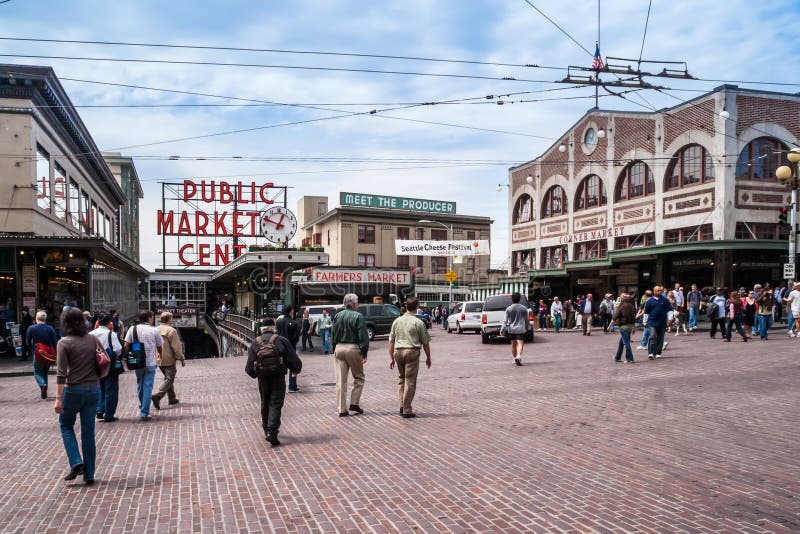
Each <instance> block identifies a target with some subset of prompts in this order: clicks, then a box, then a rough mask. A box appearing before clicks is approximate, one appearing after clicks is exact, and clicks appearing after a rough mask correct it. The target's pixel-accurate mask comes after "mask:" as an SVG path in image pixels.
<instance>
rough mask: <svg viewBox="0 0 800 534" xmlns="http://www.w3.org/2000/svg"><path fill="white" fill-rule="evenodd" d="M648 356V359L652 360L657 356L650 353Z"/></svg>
mask: <svg viewBox="0 0 800 534" xmlns="http://www.w3.org/2000/svg"><path fill="white" fill-rule="evenodd" d="M647 358H648V359H650V360H652V359H653V358H655V356H653V355H652V354H648V355H647Z"/></svg>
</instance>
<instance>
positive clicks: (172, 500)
mask: <svg viewBox="0 0 800 534" xmlns="http://www.w3.org/2000/svg"><path fill="white" fill-rule="evenodd" d="M636 337H638V336H636ZM773 337H774V339H771V340H770V341H768V342H760V341H757V340H756V341H752V342H749V343H747V344H745V343H742V342H741V341H738V342H737V341H735V342H733V343H722V342H720V341H719V340H716V341H715V342H712V340H710V339H708V335H707V334H703V333H697V334H690V335H689V336H683V335H681V336H679V337H677V338H675V337H672V336H670V338H669V339H670V347H669V349H668V350H667V352H666V353H665V357H664V358H663V359H662V360H660V361H652V362H650V361H646V360H644V361H641V358H642V353H641V351H636V356H637V357H638V359H639V360H640V361H639V362H638V363H637V364H635V365H626V364H614V363H611V357H612V354H611V351H612V350H613V348H615V347H616V342H617V339H618V338H617V336H616V335H603V334H602V332H599V333H597V332H596V333H595V334H593V335H592V336H591V338H585V337H583V336H581V335H578V334H575V333H568V334H561V335H559V336H556V335H555V334H553V333H545V334H537V340H536V343H535V344H534V345H533V346H531V345H529V346H528V348H527V352H526V356H525V365H524V366H523V367H516V366H513V365H512V364H511V362H510V356H509V355H508V346H507V345H501V344H493V345H490V346H485V345H481V343H480V339H479V337H478V336H475V335H463V336H459V335H457V334H451V335H446V334H444V333H442V332H441V331H436V332H435V337H434V341H433V347H434V355H433V359H434V367H433V368H432V369H431V370H425V369H422V370H421V371H420V380H419V389H418V392H417V399H416V401H415V403H414V405H415V411H417V412H418V414H419V417H418V418H417V419H408V420H406V419H402V418H400V417H399V415H397V408H398V402H397V399H396V390H395V387H396V386H395V378H394V372H393V371H390V370H389V369H388V365H387V363H388V356H387V355H386V354H385V350H386V341H379V342H377V343H375V351H374V352H372V356H371V359H370V362H369V364H368V365H367V382H366V389H365V394H364V398H363V401H362V406H363V407H364V408H365V409H366V410H367V414H366V415H364V416H358V417H349V418H346V419H340V418H339V417H337V414H336V411H337V410H336V408H335V401H334V387H333V384H332V383H333V380H334V379H333V368H332V365H331V363H330V361H329V359H328V357H326V356H323V355H321V354H319V353H317V354H315V355H305V356H304V365H305V371H304V373H303V375H302V376H301V379H300V386H301V388H302V392H301V393H299V394H296V395H290V396H288V397H287V405H286V408H285V412H284V413H285V415H284V426H283V428H282V432H281V441H282V442H283V445H282V446H281V447H279V448H277V449H274V450H273V449H270V448H269V446H268V444H267V443H266V442H265V441H264V437H263V434H262V431H261V428H260V418H259V413H258V393H257V388H256V384H255V381H252V380H251V379H249V378H248V377H246V376H245V375H244V373H243V371H242V369H243V366H244V361H243V360H242V359H239V358H236V359H225V360H196V361H192V362H190V363H189V365H188V366H187V367H186V368H184V369H179V374H178V381H177V388H178V390H179V396H180V399H181V404H179V405H177V406H170V407H167V408H165V409H164V410H162V411H161V412H156V415H155V417H154V420H153V421H152V422H150V423H140V422H139V421H138V420H137V419H136V418H135V415H136V407H135V404H134V395H135V393H134V391H135V386H134V377H133V376H132V374H131V373H126V374H125V375H123V377H122V384H121V391H122V398H121V406H120V410H119V412H120V413H119V415H120V417H121V418H122V419H121V420H120V421H119V422H117V423H114V424H113V425H108V424H98V425H97V426H98V438H97V442H98V469H97V478H98V483H97V484H96V485H95V486H92V487H85V486H83V485H82V484H80V483H76V484H71V483H65V482H63V481H62V480H61V478H62V477H63V476H64V474H65V473H66V471H67V463H66V457H65V454H64V451H63V447H62V445H61V440H60V436H59V432H58V427H57V421H56V417H55V415H54V414H53V412H52V401H48V402H45V401H42V400H39V399H38V390H37V388H36V387H35V384H34V382H33V378H32V377H18V378H2V379H0V475H2V481H3V482H2V484H0V531H1V532H20V533H22V532H53V533H55V532H58V533H62V532H67V533H70V532H81V533H83V532H110V533H115V532H137V533H139V532H159V533H162V532H181V533H183V532H281V533H282V532H333V531H340V532H397V531H402V532H437V531H446V532H545V531H559V530H560V531H567V532H630V531H638V532H676V531H685V532H734V531H735V532H789V531H798V530H800V516H799V515H798V514H799V513H800V482H799V481H800V446H799V445H798V441H799V440H798V438H800V436H798V433H799V431H798V428H799V426H798V422H799V421H798V419H799V418H798V414H797V405H798V400H800V395H798V393H797V381H798V376H799V374H800V373H799V372H798V371H799V370H800V369H799V366H798V358H800V340H796V341H795V340H790V339H788V338H786V336H785V335H783V336H781V335H773ZM160 380H161V379H160V378H159V379H157V382H156V383H157V384H158V383H160ZM51 389H54V388H51Z"/></svg>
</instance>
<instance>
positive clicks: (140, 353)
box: [125, 325, 147, 371]
mask: <svg viewBox="0 0 800 534" xmlns="http://www.w3.org/2000/svg"><path fill="white" fill-rule="evenodd" d="M131 328H133V342H132V343H131V348H130V349H128V353H127V354H126V356H125V359H126V360H127V361H128V371H135V370H136V369H144V368H145V367H147V354H145V351H144V345H143V344H142V343H141V342H140V341H139V336H138V330H139V327H138V325H133V326H132V327H131Z"/></svg>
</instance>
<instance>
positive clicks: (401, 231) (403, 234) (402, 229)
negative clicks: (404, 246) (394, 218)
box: [397, 226, 411, 241]
mask: <svg viewBox="0 0 800 534" xmlns="http://www.w3.org/2000/svg"><path fill="white" fill-rule="evenodd" d="M410 235H411V229H410V228H409V227H408V226H398V227H397V239H402V240H404V241H407V240H409V239H411V238H410V237H409V236H410Z"/></svg>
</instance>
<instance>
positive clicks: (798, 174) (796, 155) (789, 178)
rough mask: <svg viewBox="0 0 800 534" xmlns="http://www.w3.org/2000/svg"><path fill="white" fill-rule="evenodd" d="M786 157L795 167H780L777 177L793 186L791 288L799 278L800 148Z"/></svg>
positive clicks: (789, 281)
mask: <svg viewBox="0 0 800 534" xmlns="http://www.w3.org/2000/svg"><path fill="white" fill-rule="evenodd" d="M786 158H787V159H788V160H789V163H794V167H795V168H794V169H793V168H792V167H791V166H788V165H783V166H781V167H778V169H777V170H776V171H775V177H776V178H777V179H778V180H779V181H781V182H784V183H786V184H787V185H788V186H789V187H790V188H791V195H792V197H791V198H792V207H791V209H790V210H789V257H788V262H787V263H789V264H790V265H792V269H791V271H790V272H792V273H793V275H792V276H787V277H786V279H787V281H788V285H789V287H790V288H791V287H792V283H793V282H794V281H795V280H796V279H797V272H796V270H797V209H798V205H797V188H798V185H800V148H793V149H791V150H790V151H789V153H788V154H787V155H786Z"/></svg>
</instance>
